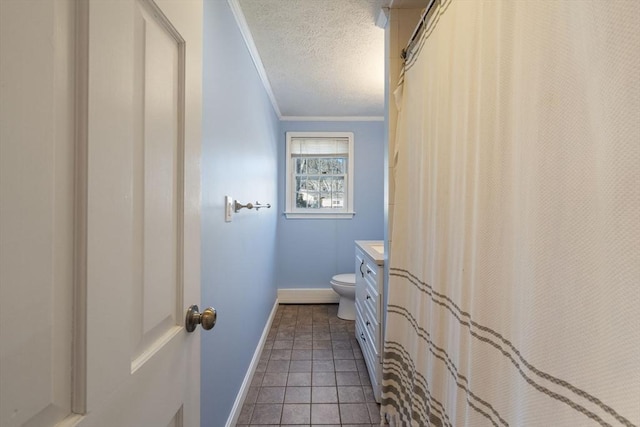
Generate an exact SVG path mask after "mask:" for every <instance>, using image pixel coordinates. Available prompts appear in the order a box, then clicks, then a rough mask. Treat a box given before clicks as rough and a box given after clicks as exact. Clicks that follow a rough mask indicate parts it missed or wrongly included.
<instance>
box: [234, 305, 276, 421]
mask: <svg viewBox="0 0 640 427" xmlns="http://www.w3.org/2000/svg"><path fill="white" fill-rule="evenodd" d="M278 304H279V302H278V299H277V298H276V302H275V303H274V304H273V308H272V309H271V314H270V315H269V319H268V320H267V324H266V325H265V326H264V330H263V331H262V336H261V337H260V341H259V342H258V346H257V347H256V351H254V352H253V358H252V359H251V363H250V364H249V369H247V373H246V374H245V376H244V381H242V385H241V386H240V390H238V395H237V396H236V401H235V402H234V403H233V408H231V413H230V414H229V418H228V419H227V424H225V426H226V427H233V426H235V425H236V423H237V422H238V417H239V416H240V412H241V411H242V405H244V399H245V398H246V397H247V393H248V392H249V387H250V386H251V381H252V380H253V374H254V373H255V372H256V368H257V367H258V362H259V361H260V355H261V354H262V349H263V348H264V343H265V341H266V340H267V335H269V330H271V324H272V323H273V318H274V317H275V316H276V311H277V310H278Z"/></svg>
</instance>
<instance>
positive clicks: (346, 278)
mask: <svg viewBox="0 0 640 427" xmlns="http://www.w3.org/2000/svg"><path fill="white" fill-rule="evenodd" d="M331 282H332V283H335V284H336V285H342V286H355V285H356V274H355V273H346V274H336V275H335V276H333V277H332V278H331Z"/></svg>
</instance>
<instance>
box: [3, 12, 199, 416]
mask: <svg viewBox="0 0 640 427" xmlns="http://www.w3.org/2000/svg"><path fill="white" fill-rule="evenodd" d="M1 1H2V2H3V3H2V5H3V10H2V12H3V21H2V24H3V26H4V25H5V22H9V23H10V24H9V25H10V26H14V27H15V28H13V29H11V28H10V29H9V30H6V31H7V32H10V31H15V33H18V34H19V33H20V32H21V31H22V33H23V35H25V36H26V40H25V41H24V42H23V41H22V40H21V39H20V38H16V37H12V41H11V42H12V43H15V44H17V46H18V47H17V48H13V47H9V48H6V46H5V40H4V39H5V37H3V40H2V42H3V45H2V48H3V76H2V78H3V82H2V83H3V97H4V95H5V94H4V87H5V86H4V84H5V80H7V83H8V84H9V85H10V86H12V87H13V86H15V85H14V82H12V81H10V80H11V78H16V79H18V80H20V79H21V78H22V79H23V80H24V78H23V77H21V75H20V74H21V73H25V72H26V73H33V74H34V75H33V76H31V78H29V79H27V80H28V82H27V83H28V84H27V85H20V84H18V85H17V89H16V91H15V94H14V93H11V95H13V98H14V101H15V102H16V103H17V104H16V105H14V106H12V105H10V104H11V103H10V102H9V101H7V102H5V100H4V99H3V103H2V120H3V135H2V137H3V141H2V144H3V147H2V148H3V153H2V154H3V158H2V166H3V170H2V174H3V175H2V178H3V182H2V204H3V212H2V239H3V241H2V254H1V255H2V267H3V272H2V281H3V283H2V326H1V331H2V339H1V341H0V342H1V343H2V350H1V352H0V356H1V362H2V366H1V370H2V371H1V374H2V378H1V380H2V381H1V383H2V385H1V386H0V387H1V392H2V395H0V398H1V402H0V403H1V404H2V405H1V406H2V408H1V411H0V425H2V426H3V427H4V426H5V425H6V426H14V425H15V426H19V425H24V426H32V425H33V426H36V425H37V426H50V425H55V423H56V422H58V421H61V420H62V421H61V422H62V423H63V425H78V426H136V427H146V426H149V427H151V426H181V425H185V426H194V427H195V426H199V424H200V422H199V409H200V408H199V400H200V398H199V391H200V380H199V374H200V369H199V367H200V336H199V335H200V329H197V330H196V332H195V333H187V332H186V331H185V329H184V314H185V311H186V308H187V307H188V306H189V305H191V304H198V302H199V298H200V274H199V273H200V240H199V205H200V190H199V189H200V182H199V179H200V177H199V156H200V152H199V147H200V121H201V78H202V75H201V39H202V4H201V2H200V1H195V0H186V1H185V0H182V1H171V0H158V1H156V2H152V1H147V0H126V1H125V0H119V1H104V0H91V1H87V2H84V1H79V2H75V1H70V0H69V1H67V0H57V1H55V2H15V1H12V0H1ZM10 3H11V5H10V6H7V4H10ZM29 3H32V4H31V5H29ZM34 3H35V5H34ZM5 6H6V7H5ZM39 8H44V9H45V11H44V12H42V11H40V10H38V9H39ZM7 12H11V13H12V14H13V15H12V16H10V17H8V18H7V17H5V14H6V13H7ZM25 25H26V26H27V27H29V26H31V27H33V28H32V29H33V30H35V31H36V32H37V31H38V28H39V27H45V29H44V30H42V33H43V34H42V38H43V39H44V40H45V41H48V42H50V43H49V44H48V45H47V43H44V44H42V43H41V41H40V42H38V40H29V39H28V38H29V37H30V35H29V32H28V31H27V30H21V29H20V26H25ZM5 35H6V34H5V29H4V28H3V36H5ZM51 37H53V41H52V42H51V40H50V39H51ZM23 43H24V44H23ZM21 44H22V45H21ZM5 48H6V49H5ZM61 48H62V50H63V53H62V58H61V56H60V55H61V52H60V50H61ZM33 49H35V52H34V50H33ZM5 50H6V51H7V52H9V54H8V55H7V56H8V57H10V58H11V59H15V58H17V59H18V60H20V61H21V60H22V59H23V58H22V57H23V56H24V52H27V53H29V54H31V55H35V56H36V60H35V61H34V60H28V59H27V60H25V61H24V64H23V66H24V67H25V69H24V70H19V69H13V68H12V67H11V66H7V67H6V69H5V65H6V64H5V61H6V59H7V57H6V56H5ZM21 52H22V53H21ZM39 56H42V58H43V59H42V61H39V60H38V59H39ZM42 64H44V65H45V68H46V66H48V67H50V70H47V69H44V70H42V69H31V68H32V67H36V68H37V67H38V66H39V65H42ZM6 70H8V72H7V73H6V75H5V71H6ZM65 71H67V73H65ZM69 72H73V73H75V75H74V74H69ZM50 74H51V75H52V76H53V77H52V78H47V77H48V76H49V75H50ZM42 77H45V78H46V80H45V82H44V83H42V84H41V85H40V86H42V87H40V88H35V89H31V88H29V87H26V86H28V85H29V84H30V83H33V82H35V83H36V84H38V81H39V80H41V79H42ZM76 83H77V84H76ZM61 85H62V86H61ZM21 86H25V87H21ZM63 89H65V90H64V91H63ZM21 90H22V92H21ZM25 93H26V94H27V95H29V96H27V100H30V101H31V102H32V103H33V105H32V106H30V105H23V104H25V103H24V102H22V101H21V100H20V97H21V96H24V94H25ZM69 94H71V96H70V95H69ZM22 107H24V108H22ZM39 107H42V108H41V111H40V110H39ZM30 108H32V109H34V110H35V111H33V110H31V111H30V110H29V109H30ZM60 108H61V109H60ZM29 120H30V121H31V123H30V124H29V123H28V122H29ZM5 122H10V123H8V125H9V129H10V130H9V131H6V132H5V129H4V126H5ZM16 122H19V123H21V125H14V123H16ZM29 125H30V126H32V127H34V128H35V129H36V131H33V130H30V129H29ZM11 126H13V127H14V128H15V129H14V130H17V131H16V132H13V130H11ZM51 132H53V134H52V135H50V133H51ZM5 138H6V139H5ZM69 140H72V141H73V143H72V144H69V143H68V141H69ZM40 151H42V152H40ZM5 154H8V155H9V156H10V157H11V158H9V157H7V156H5ZM25 160H26V161H29V164H20V162H21V161H25ZM5 178H7V179H5ZM32 187H33V188H34V189H35V190H36V191H33V192H32V191H31V190H32ZM41 199H42V200H41ZM6 206H9V207H8V208H7V209H5V207H6ZM5 212H8V215H5ZM32 227H33V228H32ZM25 236H26V238H25ZM5 267H7V268H6V271H5ZM72 302H73V303H72ZM34 313H35V316H34ZM71 313H72V314H71ZM69 367H70V368H69Z"/></svg>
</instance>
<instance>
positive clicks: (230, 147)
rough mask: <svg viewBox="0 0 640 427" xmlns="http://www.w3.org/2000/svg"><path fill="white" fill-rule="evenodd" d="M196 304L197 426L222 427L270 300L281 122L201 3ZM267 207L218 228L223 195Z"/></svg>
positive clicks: (214, 13)
mask: <svg viewBox="0 0 640 427" xmlns="http://www.w3.org/2000/svg"><path fill="white" fill-rule="evenodd" d="M203 48H204V58H203V59H204V70H203V80H204V81H203V141H202V305H203V306H205V307H206V306H208V305H212V306H213V307H215V308H216V309H217V310H218V323H217V324H216V327H215V328H214V329H213V330H211V331H209V332H206V333H203V334H202V381H201V391H202V394H201V408H202V409H201V417H202V422H203V425H207V426H210V427H217V426H223V425H225V422H226V420H227V417H228V416H229V413H230V411H231V408H232V407H233V403H234V401H235V398H236V395H237V393H238V390H239V389H240V386H241V384H242V381H243V379H244V376H245V374H246V372H247V369H248V367H249V364H250V362H251V358H252V356H253V353H254V351H255V349H256V346H257V345H258V342H259V339H260V336H261V334H262V331H263V329H264V327H265V324H266V322H267V320H268V317H269V313H270V311H271V309H272V308H273V304H274V302H275V300H276V286H275V281H274V276H275V274H274V269H275V265H276V259H275V255H274V254H275V242H276V218H277V213H278V211H279V209H278V205H277V190H278V189H277V175H276V170H277V155H278V149H277V144H279V143H280V139H281V138H280V137H279V133H278V127H279V122H278V119H277V117H276V115H275V113H274V111H273V108H272V106H271V103H270V102H269V99H268V97H267V95H266V92H265V90H264V87H263V85H262V83H261V81H260V79H259V77H258V74H257V72H256V69H255V66H254V65H253V62H252V60H251V57H250V55H249V52H248V50H247V49H246V46H245V44H244V41H243V39H242V36H241V34H240V31H239V29H238V27H237V25H236V21H235V19H234V17H233V14H232V13H231V10H230V8H229V6H228V4H227V2H226V1H220V0H207V1H205V3H204V47H203ZM225 195H230V196H233V197H234V198H235V199H238V200H240V201H241V202H243V203H246V202H255V201H256V200H259V201H260V202H263V203H271V204H272V208H271V209H261V210H260V211H255V210H252V211H248V210H246V209H243V210H242V211H241V212H239V213H237V214H234V217H233V221H232V222H230V223H226V222H224V206H223V205H224V196H225Z"/></svg>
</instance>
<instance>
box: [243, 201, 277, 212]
mask: <svg viewBox="0 0 640 427" xmlns="http://www.w3.org/2000/svg"><path fill="white" fill-rule="evenodd" d="M270 207H271V204H270V203H267V204H266V205H262V204H260V202H255V203H247V204H246V205H243V204H241V203H238V201H237V200H236V201H235V203H234V211H235V212H238V211H239V210H240V209H242V208H247V209H255V210H259V209H260V208H267V209H269V208H270Z"/></svg>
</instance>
